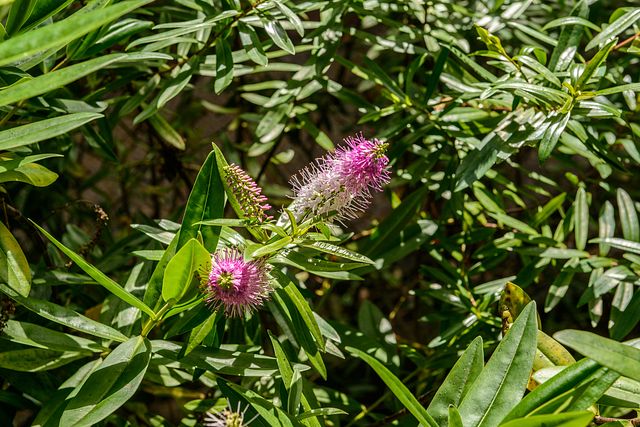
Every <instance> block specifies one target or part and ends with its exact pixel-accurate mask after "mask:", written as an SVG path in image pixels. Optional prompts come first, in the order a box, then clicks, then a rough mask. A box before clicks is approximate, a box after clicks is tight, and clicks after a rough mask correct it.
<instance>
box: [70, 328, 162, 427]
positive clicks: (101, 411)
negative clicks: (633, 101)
mask: <svg viewBox="0 0 640 427" xmlns="http://www.w3.org/2000/svg"><path fill="white" fill-rule="evenodd" d="M150 360H151V343H150V342H149V340H147V339H146V338H143V337H134V338H131V339H130V340H129V341H127V342H125V343H122V344H120V345H119V346H118V347H116V349H115V350H113V351H112V352H111V353H109V355H108V356H107V357H106V358H105V359H104V362H102V364H101V365H100V366H99V367H98V368H97V369H96V370H95V371H93V372H92V373H91V374H90V375H89V377H88V378H87V380H86V381H85V382H84V383H83V384H82V385H81V386H80V387H78V389H77V390H74V392H72V393H71V395H70V396H71V397H70V398H69V399H68V401H67V404H66V407H65V410H64V412H63V413H62V416H61V417H60V425H61V426H62V425H64V426H74V427H84V426H86V427H89V426H92V425H95V424H96V423H97V422H99V421H101V420H103V419H105V418H106V417H108V416H109V415H111V414H112V413H113V412H115V411H116V410H117V409H118V408H119V407H120V406H122V405H124V404H125V403H126V402H127V401H128V400H129V399H130V398H131V397H132V396H133V395H134V394H135V392H136V391H137V390H138V387H139V386H140V383H141V382H142V378H143V377H144V374H145V372H146V371H147V367H148V366H149V361H150Z"/></svg>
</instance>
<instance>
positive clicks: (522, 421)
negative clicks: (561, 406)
mask: <svg viewBox="0 0 640 427" xmlns="http://www.w3.org/2000/svg"><path fill="white" fill-rule="evenodd" d="M594 415H595V414H594V413H593V412H590V411H573V412H566V413H563V414H547V415H534V416H532V417H527V418H519V419H517V420H513V421H510V422H508V423H505V424H500V427H587V426H589V425H590V424H591V420H592V419H593V417H594Z"/></svg>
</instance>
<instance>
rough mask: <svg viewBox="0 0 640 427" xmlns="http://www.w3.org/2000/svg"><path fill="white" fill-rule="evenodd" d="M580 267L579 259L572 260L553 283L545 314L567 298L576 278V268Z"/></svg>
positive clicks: (546, 300) (546, 301)
mask: <svg viewBox="0 0 640 427" xmlns="http://www.w3.org/2000/svg"><path fill="white" fill-rule="evenodd" d="M577 265H578V259H577V258H571V259H569V260H567V262H566V263H565V264H564V266H563V267H562V270H561V271H560V273H559V274H558V275H557V276H556V277H555V279H554V280H553V283H552V284H551V286H550V287H549V292H548V293H547V298H546V299H545V301H544V312H545V313H548V312H549V311H551V310H552V309H553V308H554V307H555V306H556V305H558V303H559V302H560V301H561V300H562V298H563V297H564V296H565V294H566V293H567V291H568V290H569V285H571V281H572V280H573V276H575V274H576V273H575V270H574V269H575V268H576V266H577Z"/></svg>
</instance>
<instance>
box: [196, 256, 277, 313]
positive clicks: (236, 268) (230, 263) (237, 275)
mask: <svg viewBox="0 0 640 427" xmlns="http://www.w3.org/2000/svg"><path fill="white" fill-rule="evenodd" d="M270 269H271V267H270V266H269V265H268V264H266V263H265V262H264V260H262V259H257V260H250V261H245V259H244V257H243V256H242V253H241V252H240V251H239V250H237V249H232V248H224V249H220V250H218V251H216V253H214V254H213V255H212V256H211V268H210V269H208V270H206V271H203V272H201V277H202V291H203V293H204V298H205V301H206V302H207V303H208V304H209V305H210V306H211V307H213V308H214V309H216V310H217V309H219V308H224V312H225V314H226V315H227V316H241V315H243V314H244V313H245V312H251V311H253V310H255V309H257V308H258V307H260V306H261V305H262V303H263V302H264V301H265V300H267V299H268V298H269V294H270V293H271V291H272V290H273V288H272V287H271V284H270V283H269V271H270Z"/></svg>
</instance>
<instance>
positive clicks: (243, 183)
mask: <svg viewBox="0 0 640 427" xmlns="http://www.w3.org/2000/svg"><path fill="white" fill-rule="evenodd" d="M224 171H225V172H226V181H227V184H228V185H229V188H230V189H231V191H232V192H233V194H234V195H235V196H236V199H238V203H239V204H240V209H241V210H242V213H243V214H244V216H245V217H246V218H247V219H249V220H255V221H258V222H264V221H268V220H270V219H272V218H273V217H272V216H269V215H267V214H266V213H265V212H266V211H268V210H269V209H271V205H269V204H267V203H265V202H266V201H267V198H266V196H264V195H263V194H262V188H260V187H259V186H258V184H256V183H255V181H254V180H253V179H251V177H250V176H249V175H247V173H246V172H245V171H244V170H242V168H241V167H240V166H238V165H234V164H232V165H230V166H227V167H225V168H224Z"/></svg>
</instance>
